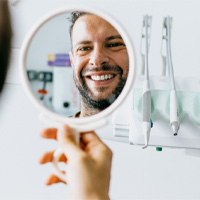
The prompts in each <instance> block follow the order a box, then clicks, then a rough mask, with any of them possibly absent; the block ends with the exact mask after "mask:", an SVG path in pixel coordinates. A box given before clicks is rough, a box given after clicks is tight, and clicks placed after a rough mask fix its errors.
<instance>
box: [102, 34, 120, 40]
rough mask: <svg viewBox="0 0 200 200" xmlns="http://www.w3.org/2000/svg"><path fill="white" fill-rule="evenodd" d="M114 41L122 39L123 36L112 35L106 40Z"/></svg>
mask: <svg viewBox="0 0 200 200" xmlns="http://www.w3.org/2000/svg"><path fill="white" fill-rule="evenodd" d="M114 39H122V37H121V35H112V36H109V37H107V38H106V39H105V40H106V41H109V40H114Z"/></svg>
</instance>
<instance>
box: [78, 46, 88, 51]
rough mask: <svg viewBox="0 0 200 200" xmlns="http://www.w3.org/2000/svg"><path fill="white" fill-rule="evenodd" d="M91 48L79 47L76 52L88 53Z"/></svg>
mask: <svg viewBox="0 0 200 200" xmlns="http://www.w3.org/2000/svg"><path fill="white" fill-rule="evenodd" d="M90 49H91V47H80V48H78V51H89V50H90Z"/></svg>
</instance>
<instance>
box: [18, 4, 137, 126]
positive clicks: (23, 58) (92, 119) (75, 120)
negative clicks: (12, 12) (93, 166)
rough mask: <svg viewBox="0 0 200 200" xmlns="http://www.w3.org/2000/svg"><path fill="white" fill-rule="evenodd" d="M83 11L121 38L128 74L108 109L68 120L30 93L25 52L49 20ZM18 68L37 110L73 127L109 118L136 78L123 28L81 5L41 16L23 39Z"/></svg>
mask: <svg viewBox="0 0 200 200" xmlns="http://www.w3.org/2000/svg"><path fill="white" fill-rule="evenodd" d="M74 10H76V11H83V12H90V13H92V14H95V15H98V16H99V17H101V18H103V19H105V20H107V21H108V22H109V23H110V24H112V25H113V26H114V27H115V28H116V29H117V31H118V32H119V33H120V35H121V36H122V38H123V40H124V42H125V44H126V47H127V51H128V56H129V66H131V67H129V72H128V77H127V80H126V83H125V86H124V88H123V90H122V92H121V94H120V95H119V96H118V97H117V99H116V100H115V101H114V102H113V103H112V105H110V106H109V107H108V108H106V109H105V110H103V111H101V112H100V113H98V114H95V115H91V116H88V117H83V118H69V117H64V116H61V115H59V114H56V113H54V112H53V111H50V110H49V109H48V108H46V107H45V106H43V105H42V104H41V103H40V102H39V100H38V99H37V98H36V97H35V96H34V94H33V92H32V88H31V85H30V83H29V80H28V76H27V72H26V70H27V69H26V58H27V52H28V48H29V47H30V45H31V42H32V39H33V38H34V36H35V35H36V34H37V32H38V30H40V28H41V27H42V26H43V25H44V24H45V23H47V22H48V21H49V20H51V19H52V18H53V17H56V16H58V15H60V14H65V13H67V12H72V11H74ZM19 67H20V75H21V80H22V85H23V87H24V89H25V92H26V93H27V95H28V96H29V98H30V99H31V101H32V103H33V104H34V105H35V106H36V107H37V109H38V110H39V111H40V112H41V113H42V114H44V115H45V116H47V117H49V118H50V119H53V120H56V121H58V122H61V123H68V124H70V125H71V124H72V125H73V124H75V125H81V124H86V123H88V122H90V123H96V122H97V121H99V120H101V119H104V118H105V117H107V116H109V115H110V114H111V113H112V112H113V111H114V110H115V109H116V108H117V107H118V106H119V105H120V104H121V103H123V100H124V99H125V97H126V96H127V95H128V93H129V91H130V89H131V88H133V82H134V80H135V76H136V54H135V50H134V47H133V45H132V43H131V40H130V39H129V36H128V34H127V32H126V31H125V29H124V28H123V26H122V25H121V24H119V23H118V21H117V20H116V19H115V18H114V17H113V16H112V17H111V16H110V15H108V14H107V13H106V12H105V11H102V10H99V9H96V8H91V7H88V6H87V7H85V6H83V5H68V6H66V7H62V8H59V9H55V10H54V11H53V12H52V11H51V12H50V13H49V14H47V15H45V16H43V17H42V18H41V19H40V20H39V21H38V22H37V23H36V24H35V25H34V26H33V27H32V29H31V30H30V32H29V33H28V34H27V36H26V37H25V39H24V41H23V44H22V48H21V51H20V59H19Z"/></svg>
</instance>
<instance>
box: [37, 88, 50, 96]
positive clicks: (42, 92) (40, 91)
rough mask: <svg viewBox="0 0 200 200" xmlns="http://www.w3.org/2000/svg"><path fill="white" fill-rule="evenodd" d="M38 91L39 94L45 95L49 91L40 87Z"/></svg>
mask: <svg viewBox="0 0 200 200" xmlns="http://www.w3.org/2000/svg"><path fill="white" fill-rule="evenodd" d="M38 93H39V94H43V95H45V94H47V93H48V92H47V90H45V89H40V90H38Z"/></svg>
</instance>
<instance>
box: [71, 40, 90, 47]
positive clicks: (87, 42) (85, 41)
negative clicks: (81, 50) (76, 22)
mask: <svg viewBox="0 0 200 200" xmlns="http://www.w3.org/2000/svg"><path fill="white" fill-rule="evenodd" d="M80 44H91V41H89V40H83V41H79V42H78V43H76V44H75V46H77V45H80Z"/></svg>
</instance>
